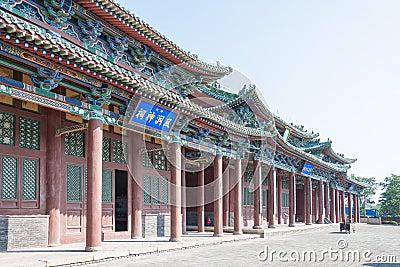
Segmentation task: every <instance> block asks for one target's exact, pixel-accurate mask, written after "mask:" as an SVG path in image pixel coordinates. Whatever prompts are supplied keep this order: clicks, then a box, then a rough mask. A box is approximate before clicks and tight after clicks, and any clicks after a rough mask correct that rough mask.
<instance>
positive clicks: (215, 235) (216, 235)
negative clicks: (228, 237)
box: [213, 234, 224, 237]
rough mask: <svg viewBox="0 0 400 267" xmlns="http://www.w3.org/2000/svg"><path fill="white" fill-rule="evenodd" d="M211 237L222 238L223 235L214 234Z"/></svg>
mask: <svg viewBox="0 0 400 267" xmlns="http://www.w3.org/2000/svg"><path fill="white" fill-rule="evenodd" d="M213 236H214V237H223V236H224V234H214V235H213Z"/></svg>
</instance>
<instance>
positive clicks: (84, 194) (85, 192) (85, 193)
mask: <svg viewBox="0 0 400 267" xmlns="http://www.w3.org/2000/svg"><path fill="white" fill-rule="evenodd" d="M83 179H84V181H85V185H84V187H85V189H84V190H85V191H84V193H83V197H84V198H85V201H86V200H87V166H85V170H84V173H83Z"/></svg>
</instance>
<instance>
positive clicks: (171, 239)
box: [169, 237, 181, 242]
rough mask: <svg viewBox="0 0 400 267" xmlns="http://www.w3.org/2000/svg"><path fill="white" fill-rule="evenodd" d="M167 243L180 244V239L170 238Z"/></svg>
mask: <svg viewBox="0 0 400 267" xmlns="http://www.w3.org/2000/svg"><path fill="white" fill-rule="evenodd" d="M169 242H181V239H180V238H177V237H171V238H170V239H169Z"/></svg>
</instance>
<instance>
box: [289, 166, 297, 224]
mask: <svg viewBox="0 0 400 267" xmlns="http://www.w3.org/2000/svg"><path fill="white" fill-rule="evenodd" d="M295 190H296V177H295V175H294V172H290V173H289V226H290V227H294V221H295V218H294V216H295V215H294V208H295V200H294V191H295Z"/></svg>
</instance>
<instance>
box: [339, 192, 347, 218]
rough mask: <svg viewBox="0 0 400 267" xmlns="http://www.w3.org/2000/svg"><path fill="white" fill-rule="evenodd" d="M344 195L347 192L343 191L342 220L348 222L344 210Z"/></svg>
mask: <svg viewBox="0 0 400 267" xmlns="http://www.w3.org/2000/svg"><path fill="white" fill-rule="evenodd" d="M344 194H345V192H344V191H342V193H341V195H340V196H341V200H342V201H341V202H342V204H341V213H342V220H346V211H345V210H344V208H345V205H344Z"/></svg>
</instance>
